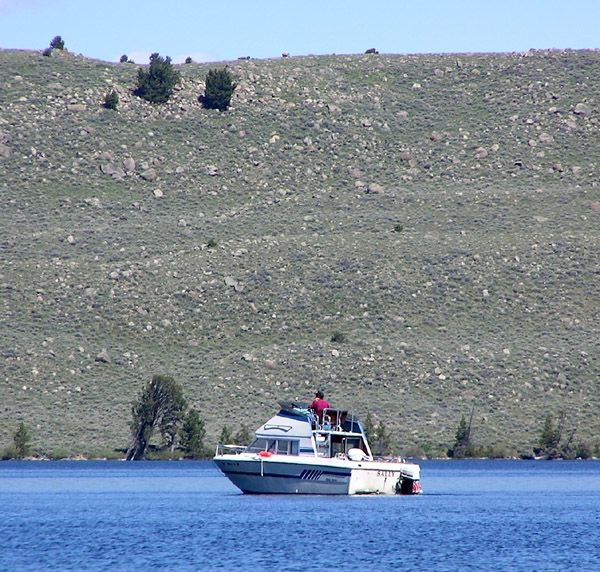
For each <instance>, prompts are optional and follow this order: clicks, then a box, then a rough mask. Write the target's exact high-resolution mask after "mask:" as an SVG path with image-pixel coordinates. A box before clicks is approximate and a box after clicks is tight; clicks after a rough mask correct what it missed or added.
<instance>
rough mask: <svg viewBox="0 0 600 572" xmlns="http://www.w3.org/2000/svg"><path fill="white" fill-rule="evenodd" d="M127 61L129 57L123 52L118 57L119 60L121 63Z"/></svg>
mask: <svg viewBox="0 0 600 572" xmlns="http://www.w3.org/2000/svg"><path fill="white" fill-rule="evenodd" d="M128 61H129V58H128V57H127V54H123V55H122V56H121V58H120V59H119V62H120V63H122V64H126V63H127V62H128Z"/></svg>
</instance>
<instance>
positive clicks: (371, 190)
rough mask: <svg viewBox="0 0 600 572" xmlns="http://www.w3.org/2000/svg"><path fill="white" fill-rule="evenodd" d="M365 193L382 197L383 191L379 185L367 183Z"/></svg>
mask: <svg viewBox="0 0 600 572" xmlns="http://www.w3.org/2000/svg"><path fill="white" fill-rule="evenodd" d="M367 193H368V194H370V195H382V194H383V193H384V189H383V187H382V186H381V185H380V184H379V183H369V184H368V185H367Z"/></svg>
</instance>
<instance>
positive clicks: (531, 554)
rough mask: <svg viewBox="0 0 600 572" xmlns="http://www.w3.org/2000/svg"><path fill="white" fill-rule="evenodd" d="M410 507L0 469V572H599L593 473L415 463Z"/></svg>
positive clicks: (146, 476)
mask: <svg viewBox="0 0 600 572" xmlns="http://www.w3.org/2000/svg"><path fill="white" fill-rule="evenodd" d="M420 464H421V468H422V484H423V489H424V494H423V495H420V496H413V497H396V496H394V497H322V496H321V497H319V496H314V497H302V496H245V495H242V494H240V493H239V492H238V491H237V489H235V488H234V487H233V485H231V484H230V483H229V481H228V480H227V479H225V478H224V477H223V476H221V474H220V473H219V471H218V470H217V468H216V467H215V466H214V465H213V464H212V463H211V462H208V461H204V462H187V461H186V462H137V463H125V462H118V461H113V462H103V461H90V462H48V463H44V462H12V461H11V462H3V463H0V570H134V569H135V570H150V569H152V570H154V569H156V570H160V569H162V570H246V571H254V570H261V571H262V570H265V571H268V570H273V571H302V572H306V571H308V570H317V571H319V572H320V571H321V570H324V571H330V570H340V571H344V572H346V571H350V570H381V571H384V570H410V571H411V572H413V571H420V570H436V571H445V570H511V571H520V570H527V571H529V570H552V571H554V572H556V571H557V570H600V462H599V461H585V462H576V461H574V462H570V461H569V462H567V461H562V462H561V461H557V462H535V461H452V462H447V461H423V462H421V463H420Z"/></svg>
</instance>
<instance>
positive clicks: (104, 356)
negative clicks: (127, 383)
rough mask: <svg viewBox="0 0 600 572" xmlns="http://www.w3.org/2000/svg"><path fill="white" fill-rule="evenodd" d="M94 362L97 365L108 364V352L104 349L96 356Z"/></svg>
mask: <svg viewBox="0 0 600 572" xmlns="http://www.w3.org/2000/svg"><path fill="white" fill-rule="evenodd" d="M95 361H96V362H98V363H110V361H111V360H110V355H108V350H107V349H106V348H104V349H103V350H102V351H101V352H100V353H99V354H98V355H97V356H96V360H95Z"/></svg>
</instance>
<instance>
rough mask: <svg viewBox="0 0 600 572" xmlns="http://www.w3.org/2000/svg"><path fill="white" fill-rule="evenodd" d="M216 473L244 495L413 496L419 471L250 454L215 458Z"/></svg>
mask: <svg viewBox="0 0 600 572" xmlns="http://www.w3.org/2000/svg"><path fill="white" fill-rule="evenodd" d="M214 461H215V463H216V465H217V466H218V467H219V469H220V470H221V471H222V472H223V473H224V474H225V476H227V477H228V478H229V480H230V481H231V482H232V483H233V484H234V485H235V486H236V487H237V488H238V489H240V490H241V491H242V492H244V493H246V494H318V495H356V494H415V493H417V492H420V486H419V467H418V466H417V465H413V464H412V463H386V462H377V461H362V462H359V463H357V462H352V461H348V460H346V459H320V458H318V457H314V458H312V457H311V458H306V457H305V458H303V457H289V456H283V455H273V456H270V457H261V456H259V455H254V454H241V455H218V456H216V457H215V458H214Z"/></svg>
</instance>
